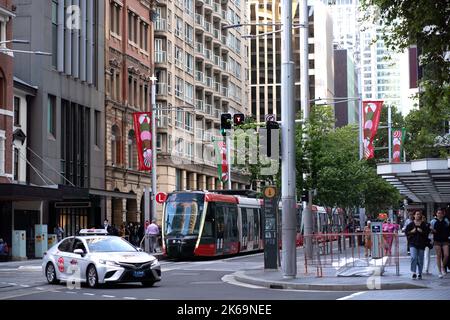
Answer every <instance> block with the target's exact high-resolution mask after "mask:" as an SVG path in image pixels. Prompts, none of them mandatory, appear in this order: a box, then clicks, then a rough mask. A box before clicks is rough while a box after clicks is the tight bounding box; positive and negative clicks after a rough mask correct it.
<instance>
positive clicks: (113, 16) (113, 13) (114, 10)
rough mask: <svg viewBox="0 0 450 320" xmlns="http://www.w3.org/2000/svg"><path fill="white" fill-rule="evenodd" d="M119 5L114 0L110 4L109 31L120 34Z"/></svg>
mask: <svg viewBox="0 0 450 320" xmlns="http://www.w3.org/2000/svg"><path fill="white" fill-rule="evenodd" d="M120 10H121V8H120V6H119V5H118V4H117V3H116V2H111V4H110V22H109V23H110V26H109V28H110V31H111V32H113V33H115V34H116V35H119V36H120Z"/></svg>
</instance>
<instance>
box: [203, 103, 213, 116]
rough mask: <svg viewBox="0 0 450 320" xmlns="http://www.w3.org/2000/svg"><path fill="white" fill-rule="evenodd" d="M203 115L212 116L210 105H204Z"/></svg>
mask: <svg viewBox="0 0 450 320" xmlns="http://www.w3.org/2000/svg"><path fill="white" fill-rule="evenodd" d="M205 113H206V114H209V115H211V116H212V115H213V106H212V105H211V104H205Z"/></svg>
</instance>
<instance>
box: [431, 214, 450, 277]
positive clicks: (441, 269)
mask: <svg viewBox="0 0 450 320" xmlns="http://www.w3.org/2000/svg"><path fill="white" fill-rule="evenodd" d="M431 232H432V233H433V240H434V249H435V250H436V262H437V267H438V275H439V278H442V277H443V276H444V274H446V270H445V269H446V268H445V266H446V265H447V261H448V238H449V235H450V223H449V221H448V219H447V218H446V217H445V216H444V211H443V210H441V209H439V210H438V211H437V212H436V218H434V219H433V220H432V221H431Z"/></svg>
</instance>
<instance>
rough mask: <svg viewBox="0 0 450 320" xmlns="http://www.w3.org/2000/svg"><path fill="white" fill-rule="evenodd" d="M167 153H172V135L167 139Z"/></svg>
mask: <svg viewBox="0 0 450 320" xmlns="http://www.w3.org/2000/svg"><path fill="white" fill-rule="evenodd" d="M167 152H169V153H171V152H172V135H171V134H169V137H168V139H167Z"/></svg>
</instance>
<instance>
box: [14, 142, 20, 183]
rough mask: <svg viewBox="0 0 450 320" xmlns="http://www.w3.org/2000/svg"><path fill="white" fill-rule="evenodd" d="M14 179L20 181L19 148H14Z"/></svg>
mask: <svg viewBox="0 0 450 320" xmlns="http://www.w3.org/2000/svg"><path fill="white" fill-rule="evenodd" d="M14 181H19V149H18V148H14Z"/></svg>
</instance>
